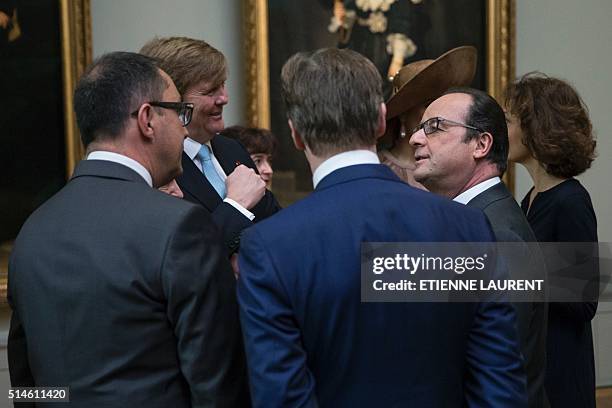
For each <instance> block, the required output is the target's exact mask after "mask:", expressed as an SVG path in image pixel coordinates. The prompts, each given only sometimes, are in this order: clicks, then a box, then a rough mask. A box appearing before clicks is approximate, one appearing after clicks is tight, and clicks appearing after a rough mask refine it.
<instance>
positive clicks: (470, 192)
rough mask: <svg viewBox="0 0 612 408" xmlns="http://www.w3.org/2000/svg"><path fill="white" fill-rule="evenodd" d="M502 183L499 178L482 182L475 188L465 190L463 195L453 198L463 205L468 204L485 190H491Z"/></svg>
mask: <svg viewBox="0 0 612 408" xmlns="http://www.w3.org/2000/svg"><path fill="white" fill-rule="evenodd" d="M499 183H501V179H500V178H499V177H493V178H490V179H488V180H485V181H482V182H480V183H478V184H476V185H475V186H472V187H470V188H468V189H467V190H465V191H464V192H463V193H461V194H459V195H458V196H457V197H455V198H453V201H457V202H458V203H461V204H467V203H469V202H470V201H472V199H473V198H474V197H476V196H477V195H478V194H480V193H482V192H483V191H485V190H488V189H490V188H491V187H493V186H494V185H496V184H499Z"/></svg>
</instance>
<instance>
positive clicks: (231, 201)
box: [140, 37, 280, 252]
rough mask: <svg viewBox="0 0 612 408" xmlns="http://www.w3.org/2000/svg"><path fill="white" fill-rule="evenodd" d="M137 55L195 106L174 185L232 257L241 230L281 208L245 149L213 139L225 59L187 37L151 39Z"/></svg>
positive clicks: (219, 119) (223, 95)
mask: <svg viewBox="0 0 612 408" xmlns="http://www.w3.org/2000/svg"><path fill="white" fill-rule="evenodd" d="M140 52H141V53H142V54H145V55H148V56H151V57H155V58H158V59H159V60H160V66H161V68H162V69H163V70H164V71H166V72H167V73H168V75H170V77H171V78H172V79H173V80H174V82H175V83H176V87H177V88H178V90H179V92H180V93H181V95H182V96H183V100H184V101H185V102H191V103H193V104H194V106H195V107H194V111H193V120H192V122H191V124H190V125H189V126H188V130H189V138H187V139H186V140H185V143H184V152H183V158H182V161H183V174H182V175H181V176H179V177H178V178H177V182H178V184H179V186H180V188H181V190H183V194H184V196H185V199H187V200H189V201H191V202H193V203H196V204H199V205H201V206H203V207H204V208H205V209H206V210H207V211H208V212H209V213H211V214H212V217H213V220H214V221H215V223H216V224H217V225H218V226H219V227H220V229H221V231H222V233H223V239H224V242H225V244H226V245H227V247H228V248H229V250H230V252H235V251H236V250H237V249H238V247H239V245H240V234H241V232H242V230H244V229H245V228H247V227H249V226H251V225H253V222H258V221H260V220H262V219H264V218H266V217H268V216H270V215H272V214H274V213H275V212H276V211H278V210H279V209H280V207H279V205H278V203H277V202H276V199H275V198H274V196H273V195H272V193H271V192H270V191H268V190H267V189H266V186H265V182H264V181H263V180H262V179H261V177H260V176H259V175H258V174H257V171H256V167H255V163H253V161H252V160H251V157H250V155H249V153H248V152H247V151H246V150H245V148H244V147H243V146H242V145H241V144H240V143H238V142H237V141H235V140H232V139H230V138H227V137H225V136H222V135H218V134H217V133H218V132H220V131H221V130H223V128H224V127H225V124H224V121H223V108H224V106H225V105H226V104H227V103H228V95H227V91H226V90H225V81H226V79H227V63H226V60H225V56H224V55H223V54H222V53H221V52H219V51H218V50H217V49H215V48H214V47H212V46H210V45H209V44H207V43H206V42H204V41H201V40H195V39H192V38H186V37H168V38H155V39H153V40H151V41H149V42H148V43H147V44H145V46H144V47H143V48H142V49H141V50H140Z"/></svg>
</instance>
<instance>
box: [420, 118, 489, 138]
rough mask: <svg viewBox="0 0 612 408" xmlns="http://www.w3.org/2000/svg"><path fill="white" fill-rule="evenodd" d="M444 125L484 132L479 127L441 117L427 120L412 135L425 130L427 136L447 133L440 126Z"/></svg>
mask: <svg viewBox="0 0 612 408" xmlns="http://www.w3.org/2000/svg"><path fill="white" fill-rule="evenodd" d="M442 123H444V124H445V125H446V126H461V127H464V128H466V129H472V130H476V131H478V132H482V130H480V129H478V128H477V127H474V126H470V125H466V124H465V123H459V122H455V121H452V120H448V119H444V118H441V117H435V118H431V119H427V120H426V121H425V122H423V123H421V124H420V125H419V126H417V127H415V128H414V129H413V130H412V134H415V133H416V132H418V131H419V130H421V129H423V132H425V135H431V134H432V133H435V132H437V131H440V132H446V130H444V129H442V128H441V127H440V125H441V124H442Z"/></svg>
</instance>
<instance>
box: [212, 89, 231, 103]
mask: <svg viewBox="0 0 612 408" xmlns="http://www.w3.org/2000/svg"><path fill="white" fill-rule="evenodd" d="M228 102H229V95H228V94H227V90H226V89H225V87H223V88H222V89H221V91H220V92H219V95H218V96H217V99H216V100H215V103H216V104H217V105H227V103H228Z"/></svg>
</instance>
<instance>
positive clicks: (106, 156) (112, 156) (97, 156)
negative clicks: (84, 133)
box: [87, 150, 153, 187]
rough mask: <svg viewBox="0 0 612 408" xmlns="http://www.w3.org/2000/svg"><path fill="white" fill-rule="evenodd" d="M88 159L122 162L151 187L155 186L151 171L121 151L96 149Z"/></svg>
mask: <svg viewBox="0 0 612 408" xmlns="http://www.w3.org/2000/svg"><path fill="white" fill-rule="evenodd" d="M87 160H106V161H110V162H114V163H119V164H122V165H124V166H126V167H129V168H130V169H132V170H134V171H135V172H136V173H138V174H139V175H140V177H142V178H143V179H144V180H145V181H146V182H147V184H148V185H149V187H153V178H152V177H151V173H149V171H148V170H147V169H146V168H145V167H144V166H143V165H142V164H140V163H138V162H137V161H136V160H134V159H131V158H129V157H127V156H124V155H122V154H119V153H114V152H108V151H105V150H96V151H94V152H91V153H89V155H88V156H87Z"/></svg>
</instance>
